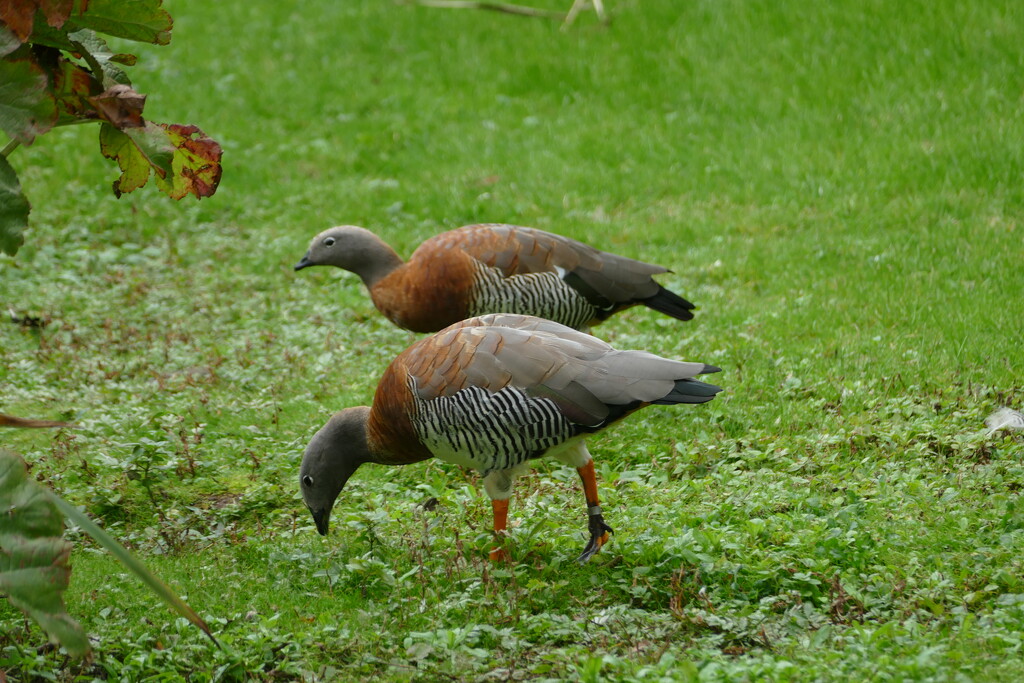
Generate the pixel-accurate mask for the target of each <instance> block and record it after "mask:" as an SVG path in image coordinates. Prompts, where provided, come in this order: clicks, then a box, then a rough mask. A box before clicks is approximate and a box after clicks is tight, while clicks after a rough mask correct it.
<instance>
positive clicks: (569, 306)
mask: <svg viewBox="0 0 1024 683" xmlns="http://www.w3.org/2000/svg"><path fill="white" fill-rule="evenodd" d="M310 266H337V267H338V268H343V269H345V270H349V271H352V272H353V273H355V274H356V275H358V276H359V277H361V278H362V280H363V283H364V284H365V285H366V287H367V289H369V290H370V297H371V298H372V299H373V303H374V305H375V306H376V307H377V309H378V310H379V311H380V312H381V313H383V314H384V315H385V316H387V318H388V319H389V320H391V322H393V323H395V324H396V325H398V326H399V327H402V328H404V329H407V330H411V331H413V332H437V331H438V330H441V329H443V328H445V327H447V326H448V325H451V324H454V323H456V322H458V321H460V320H465V319H466V318H470V317H473V316H477V315H484V314H487V313H519V314H522V315H535V316H538V317H541V318H546V319H548V320H554V321H555V322H558V323H562V324H563V325H568V326H569V327H572V328H575V329H581V328H587V327H589V326H592V325H594V324H596V323H598V322H600V321H602V320H604V319H606V318H608V317H609V316H611V315H613V314H614V313H617V312H619V311H621V310H623V309H626V308H629V307H631V306H635V305H638V304H642V305H644V306H647V307H649V308H653V309H654V310H656V311H659V312H661V313H664V314H666V315H670V316H672V317H673V318H678V319H679V320H690V319H691V318H693V312H692V311H693V309H694V305H693V304H692V303H690V302H689V301H687V300H686V299H684V298H682V297H681V296H679V295H677V294H675V293H673V292H671V291H669V290H667V289H665V288H664V287H662V286H661V285H659V284H658V283H657V282H656V281H655V280H654V279H653V278H652V277H651V276H652V275H657V274H659V273H667V272H668V269H667V268H663V267H661V266H656V265H652V264H650V263H644V262H642V261H636V260H634V259H630V258H626V257H625V256H618V255H616V254H609V253H607V252H604V251H599V250H597V249H594V248H593V247H590V246H588V245H586V244H583V243H582V242H577V241H575V240H571V239H569V238H567V237H562V236H561V235H555V234H553V233H550V232H544V231H543V230H536V229H533V228H524V227H520V226H516V225H500V224H483V225H467V226H465V227H462V228H457V229H455V230H450V231H448V232H444V233H441V234H440V235H436V236H434V237H432V238H430V239H428V240H427V241H426V242H424V243H423V244H421V245H420V246H419V248H417V249H416V251H415V252H414V253H413V255H412V257H411V258H410V259H409V260H408V261H407V262H404V261H402V259H401V257H399V256H398V254H397V253H396V252H395V250H394V249H392V248H391V247H390V246H388V245H387V244H386V243H385V242H384V241H383V240H382V239H380V238H379V237H377V235H375V234H373V233H372V232H370V231H369V230H366V229H365V228H359V227H356V226H352V225H343V226H339V227H334V228H330V229H328V230H325V231H323V232H321V233H320V234H319V235H317V236H316V237H314V238H313V241H312V243H311V244H310V246H309V250H308V251H307V252H306V255H305V256H304V257H303V259H302V260H301V261H299V263H298V264H296V266H295V270H301V269H303V268H308V267H310Z"/></svg>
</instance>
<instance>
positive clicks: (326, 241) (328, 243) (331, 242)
mask: <svg viewBox="0 0 1024 683" xmlns="http://www.w3.org/2000/svg"><path fill="white" fill-rule="evenodd" d="M334 242H335V240H334V238H333V237H325V238H324V246H325V247H333V246H334Z"/></svg>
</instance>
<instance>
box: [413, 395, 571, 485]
mask: <svg viewBox="0 0 1024 683" xmlns="http://www.w3.org/2000/svg"><path fill="white" fill-rule="evenodd" d="M411 385H412V387H411V388H412V389H413V395H414V396H415V395H416V388H415V382H414V381H412V382H411ZM414 402H415V409H414V411H413V413H412V415H411V417H412V423H413V427H414V428H415V430H416V433H417V436H419V438H420V441H421V442H422V443H423V444H424V445H425V446H426V447H427V448H428V449H430V452H431V453H433V454H434V455H435V456H436V457H438V458H441V459H442V460H445V461H447V462H452V463H455V464H458V465H464V466H466V467H473V468H475V469H478V470H480V471H482V472H483V473H484V474H488V473H490V472H494V471H498V470H506V469H509V468H511V467H515V466H516V465H519V464H521V463H523V462H525V461H527V460H529V459H530V458H533V457H537V456H539V455H541V454H543V453H544V452H545V451H546V450H548V449H549V448H551V447H552V446H557V445H558V444H560V443H563V442H565V441H567V440H568V439H570V438H571V437H572V436H574V435H575V434H576V431H577V430H576V428H575V427H574V425H573V424H572V423H571V422H570V421H569V420H567V419H566V418H565V416H564V415H562V413H561V412H560V411H559V410H558V406H556V405H555V403H554V401H551V400H550V399H547V398H531V397H530V396H528V395H527V394H526V392H525V391H523V390H522V389H517V388H515V387H510V386H509V387H505V388H504V389H501V390H500V391H497V392H495V393H490V392H489V391H487V390H486V389H482V388H480V387H467V388H466V389H463V390H462V391H460V392H458V393H456V394H454V395H452V396H442V397H439V398H434V399H431V400H429V401H424V400H421V399H415V401H414Z"/></svg>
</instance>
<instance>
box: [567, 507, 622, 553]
mask: <svg viewBox="0 0 1024 683" xmlns="http://www.w3.org/2000/svg"><path fill="white" fill-rule="evenodd" d="M589 526H590V540H589V541H588V542H587V547H586V548H584V549H583V553H582V554H581V555H580V556H579V557H577V558H576V561H577V562H579V563H580V564H584V563H585V562H587V561H588V560H590V558H591V557H593V556H594V553H596V552H597V551H598V550H600V549H601V546H603V545H604V544H605V543H607V542H608V534H612V533H615V532H614V530H613V529H612V528H611V527H610V526H608V525H607V524H605V523H604V518H603V517H602V516H601V514H600V513H598V514H596V515H590V525H589Z"/></svg>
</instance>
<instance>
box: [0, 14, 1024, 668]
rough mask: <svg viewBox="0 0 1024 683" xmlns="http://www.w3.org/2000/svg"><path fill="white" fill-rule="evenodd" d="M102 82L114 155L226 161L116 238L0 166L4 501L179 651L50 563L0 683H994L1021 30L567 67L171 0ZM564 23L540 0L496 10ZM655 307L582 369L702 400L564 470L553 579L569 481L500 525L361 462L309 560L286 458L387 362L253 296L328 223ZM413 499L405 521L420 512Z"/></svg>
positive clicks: (31, 166)
mask: <svg viewBox="0 0 1024 683" xmlns="http://www.w3.org/2000/svg"><path fill="white" fill-rule="evenodd" d="M166 4H167V7H168V9H169V10H170V11H171V13H172V15H173V16H174V18H175V29H174V39H173V41H172V43H171V45H170V46H169V47H165V48H153V47H151V46H136V45H125V46H124V47H125V48H126V49H131V50H132V51H135V52H137V53H138V54H140V56H141V58H140V61H139V64H138V65H137V66H135V67H133V68H132V69H131V72H132V78H133V82H134V83H135V86H136V87H137V89H138V90H140V91H141V92H145V93H147V94H148V95H149V99H148V102H147V105H146V106H147V113H148V115H149V116H151V117H152V118H153V119H155V120H159V121H168V122H175V121H180V122H187V123H194V124H197V125H199V126H200V127H202V128H203V129H204V130H205V131H206V132H207V133H208V134H209V135H211V136H212V137H214V138H216V139H217V140H219V141H220V142H221V143H222V145H223V147H224V150H225V154H224V164H225V172H224V179H223V182H222V184H221V187H220V190H219V191H218V192H217V194H216V196H214V197H213V198H211V199H207V200H203V201H202V202H195V201H192V200H190V199H186V200H185V201H182V202H180V203H175V202H172V201H170V200H168V199H166V198H165V197H164V196H162V195H160V194H159V193H157V192H156V191H155V190H154V189H152V188H145V189H143V190H141V191H138V192H135V193H134V194H132V195H127V196H125V197H123V198H121V199H120V200H116V199H115V198H114V197H113V195H112V193H111V192H110V191H109V185H110V182H111V181H112V180H113V179H114V177H115V176H116V169H115V168H114V166H113V165H111V164H109V163H107V162H106V161H105V160H103V159H102V158H100V155H99V152H98V145H97V142H96V135H97V132H96V130H95V128H93V127H89V126H85V127H82V126H79V127H74V128H72V129H64V130H60V131H58V132H55V133H53V134H51V135H47V136H45V137H43V138H41V139H40V140H39V141H38V142H37V143H36V144H35V145H33V146H32V147H29V148H22V149H18V150H17V151H16V152H15V153H14V154H12V156H11V158H10V161H11V163H12V165H14V167H15V168H16V169H17V171H18V173H19V175H20V177H21V181H22V185H23V187H24V189H25V192H26V194H27V195H28V196H29V199H30V200H31V201H32V203H33V206H34V210H33V213H32V229H31V231H30V232H29V233H28V234H27V235H26V245H25V247H24V248H23V249H22V251H21V252H20V253H19V254H18V255H17V257H16V258H9V257H5V256H4V257H0V273H2V275H0V300H2V303H3V304H4V307H5V308H10V309H11V310H12V311H13V312H14V314H15V316H16V317H22V316H30V317H31V316H35V317H39V318H41V319H42V320H43V321H44V322H45V323H46V324H45V326H44V327H42V328H33V327H25V326H21V325H17V324H12V323H10V322H7V320H6V318H5V320H3V321H0V349H2V360H3V362H2V364H0V387H2V388H0V411H2V412H5V413H10V414H15V415H22V416H27V417H38V418H57V419H60V418H65V419H70V420H73V421H75V422H77V423H78V424H80V425H82V429H80V430H77V431H61V432H57V433H54V432H49V433H46V432H31V433H29V432H28V431H17V432H15V431H12V430H7V431H5V432H4V433H3V434H2V437H3V440H4V441H3V445H4V446H5V447H7V448H10V449H13V450H16V451H18V452H19V453H21V454H22V455H23V456H24V457H25V459H26V460H27V461H28V462H29V463H30V464H31V465H32V474H33V475H34V476H35V477H37V478H38V479H40V480H41V481H44V482H46V483H48V484H49V485H50V486H52V487H53V488H54V489H56V490H57V491H58V492H60V493H61V494H62V495H63V496H65V497H66V498H67V499H69V500H70V501H72V502H74V503H75V504H77V505H80V506H83V507H84V508H85V509H86V510H87V511H88V512H89V513H90V514H91V515H92V516H93V517H95V518H97V519H98V520H99V521H101V522H102V524H103V525H104V526H105V528H107V529H108V530H110V531H111V532H112V533H114V534H115V535H116V536H117V537H118V538H119V539H120V540H121V541H122V542H124V543H125V544H126V545H128V546H130V547H131V548H132V549H133V550H134V551H136V552H137V554H138V555H139V556H141V557H142V558H144V559H145V561H146V562H147V564H148V565H149V566H150V567H151V568H153V569H154V570H156V572H157V573H158V574H160V575H161V576H162V577H163V578H164V579H166V580H167V581H168V582H169V583H171V584H172V585H173V586H174V587H175V588H176V589H177V590H178V591H179V592H180V593H181V594H183V595H184V596H187V599H188V601H189V603H190V604H191V605H192V606H193V607H194V608H195V609H196V610H197V611H198V612H199V613H200V614H201V615H203V616H204V618H206V619H207V620H208V622H209V623H210V624H211V626H212V627H213V629H214V632H215V633H216V635H217V637H218V638H219V639H220V641H221V642H222V643H223V645H224V649H223V650H217V649H216V648H214V647H213V646H212V645H211V644H210V643H209V642H208V641H207V640H205V639H204V637H203V636H202V634H200V633H199V632H198V631H197V630H196V629H194V628H193V627H191V626H190V625H188V624H187V623H186V622H184V621H183V620H181V619H178V618H176V617H175V616H174V615H173V614H172V613H170V612H169V611H168V610H167V609H166V608H165V607H163V605H161V604H160V603H158V602H157V600H156V598H155V597H153V596H152V595H151V594H149V593H148V592H147V591H146V590H145V589H144V588H143V587H142V585H141V584H139V583H138V582H137V581H135V580H134V579H133V578H130V577H129V576H127V574H126V573H125V571H124V570H123V569H122V568H121V567H120V566H119V565H118V564H117V563H116V562H115V561H114V560H112V559H110V557H109V556H107V555H105V554H104V553H102V552H101V551H100V550H98V549H97V548H96V547H95V546H94V545H92V544H91V542H90V541H89V540H88V539H87V538H86V537H84V536H83V535H81V534H79V533H78V532H77V531H76V530H71V531H69V537H70V538H71V539H72V540H74V542H75V548H76V549H75V551H74V553H73V555H72V559H71V562H72V565H73V567H74V572H73V575H72V581H71V587H70V589H69V591H68V592H67V594H66V600H67V603H68V609H69V611H70V613H71V614H72V615H73V616H74V617H75V618H77V619H78V620H79V621H81V622H82V624H83V626H84V627H85V629H86V630H87V631H88V632H89V633H90V634H91V636H92V638H93V646H94V649H95V656H94V658H93V660H92V661H91V662H87V663H75V662H69V661H67V659H66V658H65V657H64V656H63V655H62V654H61V653H60V651H59V650H54V649H53V648H52V647H48V646H46V637H45V635H44V634H43V633H42V632H41V631H40V630H39V628H38V627H36V626H35V625H34V624H32V623H29V622H27V621H26V620H25V619H24V618H23V617H22V615H21V614H20V612H18V611H16V610H15V609H14V608H12V607H11V606H10V605H9V604H8V603H7V602H6V601H0V680H2V679H3V677H4V676H5V675H6V678H7V680H12V681H29V680H37V679H38V680H44V679H45V680H58V681H79V680H81V681H86V680H93V679H97V678H98V679H110V680H132V681H137V680H138V681H141V680H146V681H172V680H180V679H187V680H190V681H206V680H211V679H212V680H225V681H234V680H258V681H263V680H266V681H270V680H304V681H334V680H336V681H352V680H381V681H456V680H457V681H470V680H494V681H504V680H530V681H543V680H549V681H563V680H571V681H585V682H596V681H688V680H701V681H751V680H786V681H820V680H837V681H839V680H894V679H895V680H937V681H954V680H957V681H959V680H964V681H966V680H971V681H978V680H1015V679H1020V678H1024V655H1022V652H1021V648H1022V640H1024V567H1022V563H1024V561H1022V557H1024V503H1022V502H1021V500H1020V491H1021V488H1022V486H1024V463H1022V458H1024V433H1021V432H1017V433H1016V434H1011V433H1005V432H1003V433H989V432H988V430H986V428H985V426H984V419H985V417H986V416H987V415H988V414H990V413H991V412H992V411H994V410H995V409H997V408H998V407H1000V406H1004V405H1008V406H1011V407H1014V408H1018V409H1020V408H1022V407H1024V384H1022V377H1024V347H1022V343H1021V340H1022V337H1024V315H1022V314H1024V304H1022V292H1024V267H1022V265H1024V224H1022V222H1021V216H1022V215H1024V183H1022V173H1024V4H1021V3H1020V2H1019V1H1018V0H979V1H978V2H971V3H962V2H953V1H952V0H936V1H925V0H907V1H905V2H891V1H882V0H836V1H834V2H827V3H806V2H802V3H798V2H794V1H792V0H773V1H771V2H769V1H768V0H749V1H747V2H741V1H739V0H694V1H693V2H679V1H678V0H607V1H606V5H607V9H608V11H609V14H610V15H611V17H612V23H611V25H610V26H609V27H607V28H606V27H602V26H600V25H598V24H597V22H596V21H595V19H594V17H593V15H592V14H585V15H581V17H580V19H579V21H578V22H577V25H576V26H575V27H573V28H572V29H571V30H569V31H566V32H560V31H559V30H558V25H557V23H555V22H550V21H546V20H541V19H525V18H519V17H513V16H508V15H503V14H499V13H494V12H484V11H465V10H445V9H430V8H423V7H416V6H410V5H401V4H394V3H391V2H379V1H377V0H350V1H348V2H332V1H330V0H310V1H308V2H304V3H285V2H273V1H271V0H251V1H250V2H238V1H230V2H229V1H222V2H191V3H186V2H184V1H183V0H169V1H168V2H167V3H166ZM532 4H534V5H535V6H546V7H551V8H558V7H563V6H564V7H566V8H567V6H568V5H569V4H571V3H570V2H568V0H559V1H558V2H556V1H555V0H534V1H533V3H532ZM485 221H487V222H509V223H518V224H523V225H531V226H534V227H539V228H542V229H547V230H552V231H555V232H559V233H562V234H565V235H568V236H570V237H574V238H577V239H582V240H585V241H587V242H590V243H591V244H594V245H595V246H598V247H601V248H604V249H607V250H610V251H616V252H619V253H622V254H625V255H628V256H632V257H636V258H640V259H644V260H648V261H652V262H656V263H660V264H663V265H665V266H668V267H670V268H672V270H673V273H672V274H669V275H666V276H663V277H661V282H662V283H663V284H665V285H666V286H668V287H669V288H670V289H674V290H676V291H678V292H680V293H681V294H683V295H685V296H686V297H687V298H689V299H691V300H692V301H694V302H695V303H697V305H698V306H699V307H700V310H699V311H698V312H697V317H696V319H695V320H693V321H691V322H689V323H680V322H677V321H674V320H671V319H668V318H666V317H663V316H659V315H658V314H656V313H654V312H652V311H649V310H647V309H632V310H630V311H628V312H626V313H625V314H622V315H619V316H617V317H616V318H614V319H613V320H611V321H610V322H608V323H606V324H604V325H603V326H600V327H598V328H596V329H595V332H596V333H597V335H598V336H600V337H602V338H604V339H607V340H609V341H611V342H612V343H614V344H615V345H617V346H619V347H622V348H642V349H647V350H650V351H653V352H656V353H659V354H662V355H667V356H670V357H676V358H681V359H686V360H699V361H703V362H707V363H713V364H715V365H719V366H721V367H722V368H723V372H722V373H721V374H720V375H716V376H715V381H716V382H717V383H719V384H721V385H722V386H724V387H725V388H726V391H725V392H724V393H723V394H721V395H720V396H719V397H718V398H717V399H716V400H715V401H714V402H712V403H710V404H708V405H705V406H699V407H691V408H686V407H675V408H672V407H660V406H655V407H651V408H648V409H646V410H644V411H642V412H640V413H637V414H636V415H634V416H632V417H631V418H630V419H628V420H626V421H625V422H623V423H621V424H620V425H618V426H617V427H615V428H613V429H611V430H609V431H608V432H605V433H603V434H600V435H598V436H596V437H594V438H592V439H591V440H590V443H591V451H592V452H593V453H594V456H595V460H596V461H597V468H598V474H599V482H600V491H601V495H602V498H603V503H604V508H605V517H606V519H607V521H608V522H609V523H610V524H611V525H612V526H613V527H614V528H615V531H616V533H615V535H614V537H613V540H612V542H611V544H610V545H608V546H607V547H606V548H605V549H603V550H602V552H601V553H600V554H598V555H597V556H596V557H595V559H594V560H593V561H592V562H591V563H589V564H587V565H585V566H578V565H576V564H575V562H574V557H575V556H576V554H578V552H579V551H580V550H581V549H582V546H583V543H584V540H585V539H584V535H585V528H586V524H585V520H584V517H585V513H584V505H583V497H582V493H581V492H580V491H579V487H578V483H577V478H576V474H575V472H573V471H572V470H571V469H568V468H564V467H562V466H559V465H558V464H557V463H555V462H553V461H552V462H541V463H539V465H538V468H537V470H536V473H535V474H533V475H531V476H530V477H527V478H525V479H523V480H521V481H520V483H519V486H518V488H517V492H516V495H515V496H514V498H513V502H512V509H511V520H512V524H513V528H512V531H511V538H510V542H509V547H510V549H511V554H512V555H513V557H514V558H515V559H516V563H515V564H514V565H511V566H493V565H491V563H489V562H488V561H487V560H486V551H487V550H488V549H489V548H490V547H491V542H492V539H491V538H490V535H489V533H488V529H489V525H490V506H489V505H488V503H487V500H486V496H484V494H483V492H482V490H481V488H480V486H479V483H480V482H479V481H478V478H477V477H476V476H475V475H473V474H471V473H468V472H464V471H462V470H460V469H458V468H456V467H452V466H447V465H444V464H443V463H440V462H428V463H424V464H419V465H412V466H408V467H405V468H400V469H386V468H383V467H376V468H374V467H372V466H367V467H365V468H362V469H361V470H360V471H359V473H358V474H357V475H356V477H355V478H354V479H353V481H352V482H350V484H349V486H348V488H347V489H346V492H345V493H344V494H343V495H342V497H341V498H340V499H339V502H338V505H337V506H336V508H335V510H334V516H333V529H334V530H333V532H332V534H331V536H330V537H328V538H326V539H324V538H321V537H320V536H318V535H317V534H316V533H315V530H314V527H313V525H312V520H311V519H310V518H309V515H308V514H307V513H306V510H305V508H304V507H303V505H302V502H301V498H300V496H299V493H298V481H297V479H298V462H299V459H300V457H301V453H302V449H303V447H304V446H305V443H306V442H307V440H308V439H309V437H310V436H311V435H312V434H313V432H314V431H316V429H318V428H319V427H320V425H321V424H322V423H323V422H324V421H325V420H326V418H327V416H328V415H329V414H330V413H331V412H333V411H335V410H338V409H340V408H342V407H345V406H349V405H359V404H366V403H368V402H369V400H370V398H371V396H372V391H373V388H374V386H375V384H376V379H377V377H378V376H379V375H380V373H381V372H382V371H383V370H384V368H385V367H386V365H387V363H388V362H389V361H390V360H391V359H392V358H393V357H394V356H395V355H397V354H398V353H399V352H400V351H401V350H402V349H403V348H405V346H407V345H408V344H409V343H410V342H412V341H413V340H414V339H415V338H416V336H415V335H413V334H411V333H407V332H404V331H402V330H399V329H397V328H395V327H393V326H392V325H391V324H390V323H388V322H387V321H386V320H385V319H384V318H383V317H382V316H380V315H379V314H378V313H377V312H376V311H375V310H374V309H373V307H372V304H371V303H370V300H369V297H368V296H367V294H366V292H365V290H364V289H363V288H362V285H361V283H359V281H358V279H357V278H356V277H355V276H353V275H351V274H348V273H344V272H342V271H340V270H328V269H323V268H317V269H309V270H304V271H302V272H300V273H294V272H293V271H292V265H293V264H294V263H295V262H297V261H298V259H299V258H300V257H301V256H302V254H303V253H304V251H305V249H306V246H307V244H308V241H309V239H310V238H311V237H312V235H313V234H315V233H316V232H318V231H320V230H321V229H323V228H326V227H329V226H330V225H335V224H343V223H351V224H356V225H363V226H366V227H369V228H371V229H374V230H376V231H378V232H379V233H380V234H382V235H383V236H384V237H385V239H387V240H388V241H389V242H390V243H391V244H392V245H394V246H395V248H396V249H397V250H398V251H399V252H400V253H401V254H403V255H408V254H409V253H411V251H412V249H413V248H414V247H415V246H416V245H417V244H419V242H420V241H422V240H423V239H424V238H426V237H427V236H429V235H432V234H435V233H436V232H438V231H440V230H443V229H446V228H450V227H455V226H458V225H463V224H467V223H473V222H485ZM432 498H433V499H436V501H437V504H436V506H434V505H425V503H426V502H427V501H429V500H430V499H432Z"/></svg>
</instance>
